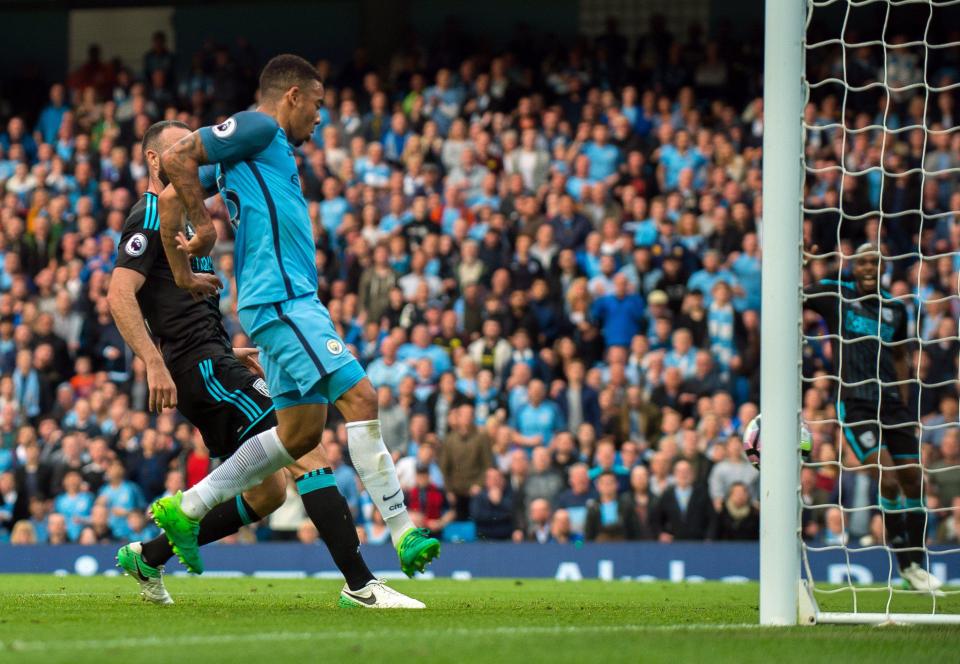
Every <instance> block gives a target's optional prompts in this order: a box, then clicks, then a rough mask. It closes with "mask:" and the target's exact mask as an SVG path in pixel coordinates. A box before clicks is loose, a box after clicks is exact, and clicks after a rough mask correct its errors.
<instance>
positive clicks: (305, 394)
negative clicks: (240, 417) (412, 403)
mask: <svg viewBox="0 0 960 664" xmlns="http://www.w3.org/2000/svg"><path fill="white" fill-rule="evenodd" d="M239 316H240V323H241V324H242V325H243V328H244V329H245V330H246V331H247V334H248V335H249V336H250V339H251V341H253V343H254V344H255V345H256V346H257V347H258V348H259V349H260V363H261V364H262V365H263V371H264V373H265V374H266V376H267V387H268V388H269V389H270V394H271V396H272V398H273V403H274V405H275V406H276V408H277V410H280V409H283V408H289V407H290V406H298V405H303V404H311V403H320V404H323V403H335V402H336V401H337V400H338V399H339V398H340V397H341V396H343V394H344V393H345V392H347V391H348V390H349V389H350V388H352V387H353V386H354V385H356V384H357V383H359V382H360V381H361V380H363V378H364V376H366V373H365V372H364V370H363V367H361V366H360V363H359V362H357V360H356V358H354V357H353V355H351V354H350V351H349V350H347V346H346V344H344V343H343V339H341V338H340V336H339V335H338V334H337V330H336V328H334V326H333V321H332V320H330V313H329V312H328V311H327V308H326V307H325V306H323V303H322V302H320V300H319V299H318V298H317V297H316V296H315V295H305V296H303V297H299V298H296V299H293V300H287V301H285V302H279V303H275V304H265V305H259V306H253V307H246V308H244V309H241V310H240V311H239Z"/></svg>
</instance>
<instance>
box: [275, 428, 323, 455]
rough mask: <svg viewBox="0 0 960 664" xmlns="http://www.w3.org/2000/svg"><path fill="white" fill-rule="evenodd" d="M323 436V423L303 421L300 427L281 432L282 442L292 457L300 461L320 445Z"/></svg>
mask: <svg viewBox="0 0 960 664" xmlns="http://www.w3.org/2000/svg"><path fill="white" fill-rule="evenodd" d="M322 435H323V422H319V421H317V422H314V421H310V420H304V421H301V423H300V424H299V426H297V427H294V428H291V429H289V430H288V431H285V432H280V440H282V441H283V446H284V447H285V448H286V449H287V452H289V454H290V456H292V457H293V458H294V459H298V458H300V457H302V456H303V455H305V454H307V453H309V452H310V451H312V450H313V449H314V448H315V447H316V446H317V445H319V444H320V437H321V436H322Z"/></svg>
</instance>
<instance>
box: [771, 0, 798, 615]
mask: <svg viewBox="0 0 960 664" xmlns="http://www.w3.org/2000/svg"><path fill="white" fill-rule="evenodd" d="M805 14H806V10H805V6H804V2H803V1H802V0H766V17H765V35H766V36H765V39H764V58H763V60H764V66H763V226H762V228H761V234H762V243H763V265H762V273H761V277H762V300H761V309H762V311H763V316H762V318H761V323H760V324H761V328H760V338H761V340H762V341H761V347H760V403H761V407H762V409H763V434H762V435H763V440H764V443H763V452H762V463H761V465H760V503H761V509H760V624H762V625H795V624H796V623H797V601H798V580H799V578H800V544H799V540H798V531H799V509H798V492H799V484H800V467H799V457H798V455H797V444H798V437H799V430H800V407H799V406H800V325H799V320H800V313H801V309H800V267H801V264H800V257H801V252H802V246H801V228H802V223H801V204H802V182H803V171H802V165H803V130H802V118H803V87H802V69H801V68H802V63H803V37H804V23H805V20H806V17H805Z"/></svg>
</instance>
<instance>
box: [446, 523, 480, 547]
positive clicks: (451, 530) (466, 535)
mask: <svg viewBox="0 0 960 664" xmlns="http://www.w3.org/2000/svg"><path fill="white" fill-rule="evenodd" d="M476 539H477V524H475V523H474V522H473V521H454V522H452V523H450V524H448V525H447V527H446V528H444V529H443V541H444V542H475V541H476Z"/></svg>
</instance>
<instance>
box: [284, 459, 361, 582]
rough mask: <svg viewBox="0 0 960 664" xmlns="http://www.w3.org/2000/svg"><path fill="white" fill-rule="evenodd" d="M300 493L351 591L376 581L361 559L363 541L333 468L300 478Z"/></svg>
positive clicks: (320, 469) (298, 483) (311, 518)
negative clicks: (358, 533) (341, 493)
mask: <svg viewBox="0 0 960 664" xmlns="http://www.w3.org/2000/svg"><path fill="white" fill-rule="evenodd" d="M297 491H298V492H299V493H300V499H301V500H302V501H303V507H304V509H305V510H306V511H307V516H309V517H310V520H311V521H313V525H314V526H316V528H317V532H319V533H320V539H322V540H323V543H324V544H326V545H327V549H328V550H329V551H330V555H331V556H332V557H333V562H334V563H335V564H336V565H337V569H339V570H340V573H341V574H343V578H344V579H346V581H347V585H348V586H349V587H350V590H359V589H360V588H363V587H364V586H365V585H366V584H367V583H369V582H370V581H372V580H373V579H374V576H373V574H372V573H371V572H370V568H369V567H367V563H366V562H364V560H363V556H362V555H360V538H358V537H357V528H356V526H355V525H354V522H353V516H352V515H351V514H350V507H349V506H348V505H347V501H346V500H345V499H344V497H343V496H342V495H340V490H339V489H338V488H337V483H336V480H335V479H334V477H333V470H332V469H331V468H318V469H317V470H311V471H310V472H309V473H307V474H306V475H301V476H300V477H298V478H297Z"/></svg>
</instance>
